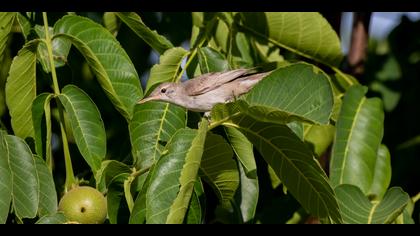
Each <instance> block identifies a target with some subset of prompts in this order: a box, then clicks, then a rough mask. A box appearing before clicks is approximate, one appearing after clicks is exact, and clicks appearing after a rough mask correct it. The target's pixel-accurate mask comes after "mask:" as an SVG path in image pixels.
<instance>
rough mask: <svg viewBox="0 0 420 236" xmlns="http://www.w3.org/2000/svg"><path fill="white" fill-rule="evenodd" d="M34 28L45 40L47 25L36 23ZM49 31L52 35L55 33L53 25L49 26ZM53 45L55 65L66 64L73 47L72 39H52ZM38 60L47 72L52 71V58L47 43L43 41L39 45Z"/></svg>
mask: <svg viewBox="0 0 420 236" xmlns="http://www.w3.org/2000/svg"><path fill="white" fill-rule="evenodd" d="M34 29H35V32H36V33H37V35H38V36H39V38H40V39H44V40H45V27H44V26H41V25H35V27H34ZM48 33H49V35H50V37H51V36H52V35H53V34H54V32H53V28H52V27H49V28H48ZM51 47H52V53H53V59H54V66H55V67H56V68H58V67H61V66H64V65H66V62H67V56H68V54H69V52H70V47H71V43H70V41H68V40H65V39H62V38H54V39H53V40H52V45H51ZM37 60H38V61H39V62H40V63H41V65H42V68H43V69H44V71H45V72H46V73H50V72H51V66H50V58H49V55H48V49H47V45H46V44H45V43H41V44H40V45H39V47H38V50H37Z"/></svg>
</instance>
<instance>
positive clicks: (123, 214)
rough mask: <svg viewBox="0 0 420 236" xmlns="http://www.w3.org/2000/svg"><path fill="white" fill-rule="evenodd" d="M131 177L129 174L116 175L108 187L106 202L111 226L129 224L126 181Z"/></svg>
mask: <svg viewBox="0 0 420 236" xmlns="http://www.w3.org/2000/svg"><path fill="white" fill-rule="evenodd" d="M129 176H130V174H129V173H121V174H118V175H116V176H115V177H114V178H113V179H112V180H111V181H110V183H109V185H108V192H107V194H106V202H107V209H108V219H109V223H111V224H118V223H119V224H121V223H127V222H128V217H129V210H128V206H127V201H126V199H125V196H124V186H123V185H124V181H125V180H126V179H127V178H128V177H129Z"/></svg>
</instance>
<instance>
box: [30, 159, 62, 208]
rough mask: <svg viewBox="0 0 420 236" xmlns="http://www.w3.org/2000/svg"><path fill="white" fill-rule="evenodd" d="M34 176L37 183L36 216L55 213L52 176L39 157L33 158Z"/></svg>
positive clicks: (55, 196)
mask: <svg viewBox="0 0 420 236" xmlns="http://www.w3.org/2000/svg"><path fill="white" fill-rule="evenodd" d="M34 159H35V166H36V174H37V178H38V183H39V189H38V196H39V207H38V215H39V216H44V215H49V214H53V213H55V212H57V205H58V202H57V192H56V190H55V185H54V179H53V176H52V174H51V172H50V170H49V169H48V167H47V165H46V164H45V162H44V161H43V160H42V159H41V158H40V157H34Z"/></svg>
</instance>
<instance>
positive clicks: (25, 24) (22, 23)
mask: <svg viewBox="0 0 420 236" xmlns="http://www.w3.org/2000/svg"><path fill="white" fill-rule="evenodd" d="M16 19H17V22H18V24H19V27H20V29H21V30H22V34H23V37H24V38H25V41H27V40H28V36H29V33H30V32H31V28H32V27H31V23H30V22H29V20H28V19H27V18H26V17H25V16H23V15H22V14H21V13H18V14H17V18H16Z"/></svg>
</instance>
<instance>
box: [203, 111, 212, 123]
mask: <svg viewBox="0 0 420 236" xmlns="http://www.w3.org/2000/svg"><path fill="white" fill-rule="evenodd" d="M210 115H211V111H206V112H204V117H205V118H206V119H207V120H208V121H209V124H210V123H211V116H210Z"/></svg>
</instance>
